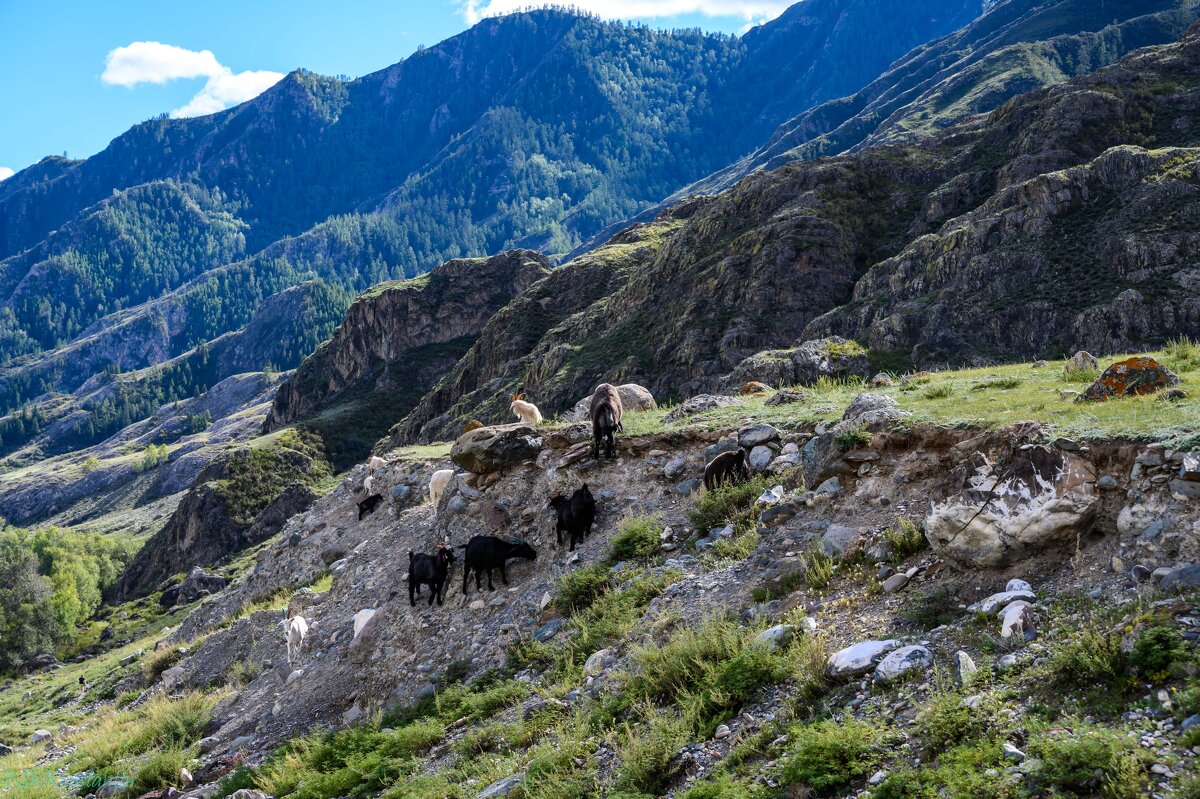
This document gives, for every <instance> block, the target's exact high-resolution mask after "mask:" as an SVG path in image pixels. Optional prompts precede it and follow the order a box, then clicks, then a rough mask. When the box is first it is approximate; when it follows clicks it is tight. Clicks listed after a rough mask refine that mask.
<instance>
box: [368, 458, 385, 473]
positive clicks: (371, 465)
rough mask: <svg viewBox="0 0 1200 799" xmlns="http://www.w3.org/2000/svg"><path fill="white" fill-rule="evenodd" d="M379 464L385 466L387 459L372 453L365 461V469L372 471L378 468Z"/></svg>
mask: <svg viewBox="0 0 1200 799" xmlns="http://www.w3.org/2000/svg"><path fill="white" fill-rule="evenodd" d="M381 466H387V461H385V460H384V459H383V458H381V457H379V456H378V455H372V456H371V459H370V460H368V461H367V469H368V470H369V471H372V472H373V471H375V470H376V469H378V468H380V467H381Z"/></svg>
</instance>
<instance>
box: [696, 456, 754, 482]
mask: <svg viewBox="0 0 1200 799" xmlns="http://www.w3.org/2000/svg"><path fill="white" fill-rule="evenodd" d="M749 479H750V467H749V466H748V465H747V464H746V450H744V449H742V448H741V447H738V448H737V449H735V450H732V451H731V452H722V453H721V454H720V455H718V456H717V457H715V458H713V459H712V460H711V461H709V462H708V465H707V466H705V467H704V487H705V488H707V489H708V490H709V491H712V490H713V489H714V488H719V487H721V486H723V485H725V484H726V483H730V484H734V485H736V484H737V483H744V482H746V481H747V480H749Z"/></svg>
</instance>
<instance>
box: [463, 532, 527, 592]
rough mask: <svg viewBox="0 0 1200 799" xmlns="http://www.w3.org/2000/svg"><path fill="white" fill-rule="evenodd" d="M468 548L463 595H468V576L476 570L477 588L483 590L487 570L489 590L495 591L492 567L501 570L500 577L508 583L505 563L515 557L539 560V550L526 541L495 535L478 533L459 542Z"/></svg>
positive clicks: (464, 569)
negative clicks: (462, 542) (467, 539)
mask: <svg viewBox="0 0 1200 799" xmlns="http://www.w3.org/2000/svg"><path fill="white" fill-rule="evenodd" d="M459 546H460V547H461V548H462V549H465V550H466V555H465V557H464V558H463V596H466V595H467V578H469V577H470V576H471V571H472V570H474V571H475V590H476V591H477V592H478V591H482V590H483V587H482V586H481V583H482V581H483V573H484V572H485V571H486V572H487V578H488V590H489V591H495V590H496V588H495V587H494V586H493V585H492V569H499V570H500V579H501V580H503V581H504V584H505V585H508V574H507V573H506V572H505V570H504V564H505V563H506V562H507V561H510V560H512V559H513V558H524V559H525V560H537V552H535V551H534V549H533V547H531V546H529V544H526V543H525V542H524V541H505V540H504V539H502V538H496V536H494V535H477V536H475V537H474V538H472V539H471V540H470V541H468V542H467V543H465V544H459Z"/></svg>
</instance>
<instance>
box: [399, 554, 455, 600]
mask: <svg viewBox="0 0 1200 799" xmlns="http://www.w3.org/2000/svg"><path fill="white" fill-rule="evenodd" d="M453 565H454V550H453V549H450V548H449V547H447V546H444V545H439V546H438V548H437V551H435V552H434V553H433V554H432V555H426V554H425V553H423V552H422V553H418V554H415V555H414V554H413V551H412V550H411V549H410V550H409V551H408V604H410V605H413V606H416V604H417V596H418V595H420V593H421V586H422V585H428V586H429V589H430V590H431V591H432V592H433V593H431V594H430V595H429V604H430V605H432V604H433V600H435V599H436V600H437V603H438V604H439V605H440V604H442V599H444V598H445V596H446V584H447V583H449V582H450V580H449V576H450V567H451V566H453Z"/></svg>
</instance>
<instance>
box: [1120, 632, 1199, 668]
mask: <svg viewBox="0 0 1200 799" xmlns="http://www.w3.org/2000/svg"><path fill="white" fill-rule="evenodd" d="M1185 651H1186V650H1185V649H1184V647H1183V638H1182V637H1181V636H1180V635H1179V631H1178V630H1177V629H1175V628H1174V627H1171V626H1168V625H1165V624H1156V625H1154V626H1151V627H1147V628H1145V629H1144V630H1142V631H1141V634H1140V635H1138V638H1137V640H1136V641H1135V642H1134V644H1133V651H1132V652H1130V653H1129V663H1130V665H1131V666H1133V667H1134V668H1135V669H1137V672H1138V674H1139V675H1141V676H1142V677H1143V678H1144V679H1146V680H1149V681H1150V682H1162V681H1163V680H1165V679H1166V678H1167V677H1169V676H1170V671H1171V666H1172V665H1173V664H1174V663H1175V661H1176V660H1177V659H1179V658H1180V657H1181V656H1182V655H1183V654H1184V652H1185Z"/></svg>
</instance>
